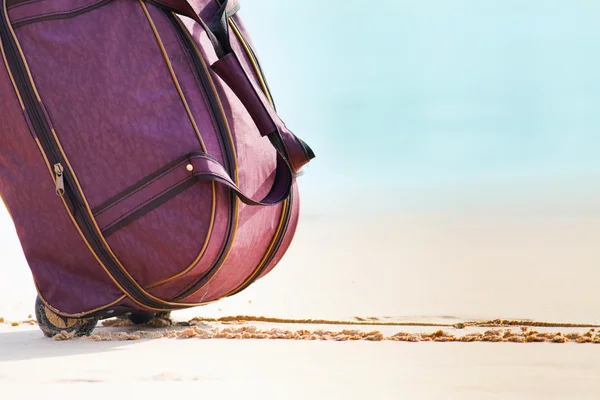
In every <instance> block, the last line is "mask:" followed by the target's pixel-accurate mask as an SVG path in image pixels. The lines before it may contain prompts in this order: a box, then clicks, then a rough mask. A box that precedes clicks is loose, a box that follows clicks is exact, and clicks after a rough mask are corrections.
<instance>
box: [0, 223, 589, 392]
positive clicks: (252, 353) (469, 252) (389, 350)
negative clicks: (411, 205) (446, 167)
mask: <svg viewBox="0 0 600 400" xmlns="http://www.w3.org/2000/svg"><path fill="white" fill-rule="evenodd" d="M0 223H1V224H2V226H5V227H6V226H8V224H9V220H8V216H7V215H6V213H5V212H4V213H3V214H2V221H0ZM599 228H600V220H597V219H593V218H583V217H568V218H567V217H529V218H524V217H520V218H500V217H494V218H491V217H485V216H473V215H471V216H469V217H466V216H459V215H455V216H447V215H446V216H444V215H416V214H414V215H410V216H389V215H388V216H377V215H373V216H362V217H360V219H357V218H354V219H349V218H344V217H335V218H334V217H332V218H329V219H324V218H317V217H312V216H310V215H308V216H307V217H306V218H305V219H304V220H303V222H302V223H301V225H300V228H299V230H298V233H297V237H296V240H295V242H294V244H293V246H292V248H291V249H290V251H289V253H288V254H287V255H286V257H285V258H284V260H283V261H282V263H281V264H280V266H279V267H278V268H277V269H276V270H274V271H273V273H271V274H269V275H268V277H266V278H264V279H262V280H260V281H259V282H257V283H256V284H254V285H253V286H251V287H250V288H249V289H248V290H246V291H244V292H243V293H240V294H239V295H237V296H234V297H232V298H229V299H225V300H223V301H220V302H218V303H214V304H210V305H207V306H205V307H201V308H195V309H192V310H186V311H181V312H177V313H174V320H175V321H176V322H177V321H184V322H185V321H190V319H192V318H193V317H201V318H204V320H197V321H196V323H195V327H194V329H195V330H196V332H197V333H198V332H199V333H200V334H195V335H193V334H191V335H188V336H189V337H190V338H188V339H183V338H182V337H181V336H182V335H181V332H184V331H186V329H187V330H188V333H189V332H191V331H190V327H184V326H171V327H159V328H156V327H144V326H142V327H133V326H123V327H106V326H102V325H99V327H98V328H97V329H96V331H95V334H97V335H100V336H102V335H105V337H106V336H107V335H112V339H113V340H111V341H101V340H102V339H101V337H100V336H98V337H96V339H95V340H94V339H93V338H85V339H74V340H67V341H55V340H51V339H47V338H44V337H43V336H42V333H41V332H40V331H39V329H38V327H37V326H35V325H32V324H30V323H28V322H27V321H28V320H29V315H30V314H31V313H32V310H33V307H32V303H33V300H34V290H33V288H32V284H31V282H30V279H31V278H30V276H29V271H28V269H27V266H26V264H25V261H24V259H23V258H22V254H21V253H20V248H19V246H18V242H17V241H16V237H15V235H14V231H12V230H11V229H4V230H3V231H2V240H1V246H2V252H3V254H4V255H5V258H3V262H2V264H1V269H2V276H4V277H10V279H2V280H1V281H0V304H1V305H2V306H1V307H0V317H3V318H4V323H0V388H2V390H3V393H14V394H15V395H18V396H19V398H35V397H39V394H40V393H41V392H42V391H43V392H44V393H46V394H44V397H45V398H54V397H52V396H56V398H65V397H64V396H65V395H64V393H65V392H66V391H67V390H68V391H73V390H74V389H75V391H77V392H78V393H81V391H85V392H86V393H87V391H88V390H89V391H90V393H89V396H90V398H96V397H98V398H100V397H102V398H105V396H106V393H107V392H106V389H117V390H126V391H132V392H131V393H134V392H135V393H139V394H140V395H143V396H144V397H146V398H165V397H167V396H176V395H177V396H179V395H181V396H188V395H190V393H194V394H195V395H202V396H208V397H209V398H215V397H217V396H220V397H223V398H242V397H243V398H257V399H258V398H260V399H280V398H293V399H296V398H297V399H304V398H328V399H329V398H352V399H365V398H373V399H397V398H400V397H408V398H411V399H471V398H472V399H508V398H510V399H567V398H569V399H572V398H577V399H588V398H589V399H592V398H594V399H595V398H597V391H598V390H600V383H599V381H598V380H597V379H596V377H597V376H598V374H600V366H599V365H598V363H597V362H596V360H597V358H598V356H599V355H600V347H598V346H595V345H594V344H591V343H590V344H583V343H576V340H570V341H569V340H566V341H567V342H569V343H539V342H532V343H518V342H508V343H483V342H479V341H476V342H472V343H457V342H452V343H439V342H435V341H434V340H427V339H426V337H427V335H432V334H433V333H435V332H436V331H440V330H441V331H442V332H443V335H446V336H456V337H461V336H465V335H481V336H479V337H480V338H481V337H483V335H486V332H488V333H487V335H490V333H489V332H490V331H491V332H496V333H492V334H494V335H497V336H498V337H508V334H507V333H506V332H507V329H511V330H512V331H513V332H516V333H519V334H521V335H525V334H524V333H523V332H526V331H529V332H531V331H536V332H539V335H540V337H544V335H547V337H548V340H547V341H549V342H551V341H552V340H551V339H552V338H554V337H555V336H554V335H555V334H558V333H559V332H560V333H561V334H562V335H569V333H570V334H571V336H570V337H571V338H575V337H580V338H582V337H585V335H588V336H589V338H590V340H589V341H592V340H593V338H595V337H596V335H598V333H597V328H595V327H596V326H597V325H596V324H600V318H599V315H600V313H598V306H597V302H596V296H595V293H596V290H595V289H596V285H597V281H596V280H595V279H594V277H597V276H598V272H597V267H596V261H597V260H598V258H599V257H598V250H597V245H596V243H595V241H594V237H595V236H596V235H595V233H596V232H597V230H598V229H599ZM315 252H317V253H318V257H316V256H315ZM227 316H248V317H268V318H273V319H285V320H287V322H284V323H279V322H261V321H260V320H259V321H236V318H231V319H225V320H224V321H223V320H222V321H220V322H219V321H218V320H217V319H219V318H223V317H227ZM290 319H313V320H314V319H322V320H324V321H321V322H320V323H294V321H290ZM494 319H507V320H508V319H510V320H519V321H522V324H524V325H525V324H533V325H534V326H531V327H523V330H522V329H521V326H520V325H519V324H517V325H515V326H511V327H506V326H498V327H490V326H472V327H469V326H463V325H462V324H464V323H467V324H469V323H471V322H473V321H484V320H494ZM327 321H330V323H326V322H327ZM335 321H337V322H335ZM344 321H348V322H349V323H353V324H361V325H347V324H345V323H344ZM13 322H19V325H18V326H12V325H13ZM406 323H408V324H406ZM540 323H551V324H554V325H552V326H549V327H538V326H535V325H539V324H540ZM385 324H387V325H385ZM410 324H414V325H413V326H409V325H410ZM420 324H421V325H420ZM568 324H582V326H581V327H575V328H566V327H564V326H566V325H568ZM240 329H242V330H244V329H245V330H249V331H250V332H252V331H253V329H255V330H256V331H258V332H273V330H279V332H285V331H290V332H296V331H299V330H300V331H302V330H305V331H307V332H309V334H307V335H308V336H310V334H314V333H315V332H317V334H318V332H326V333H327V332H329V335H330V334H332V333H333V334H335V333H336V332H338V333H339V332H343V331H344V330H346V331H347V332H350V331H356V332H354V334H359V335H360V332H374V331H375V332H379V333H380V334H381V335H382V336H381V337H383V338H388V340H383V341H380V340H369V339H368V338H367V337H368V335H367V334H364V335H363V337H362V340H340V341H338V340H324V339H326V338H324V337H319V338H316V339H317V340H285V339H277V340H269V339H244V338H242V337H241V336H242V335H241V334H240V335H238V337H239V338H238V339H224V338H212V339H202V334H206V332H215V331H216V330H218V331H220V332H221V331H227V330H229V331H230V332H235V331H236V330H238V331H239V330H240ZM590 329H594V331H592V332H591V331H590ZM140 330H141V331H143V332H146V333H145V334H143V333H142V334H141V336H140V333H139V332H138V331H140ZM136 332H138V333H137V336H136ZM169 332H170V333H169ZM177 332H179V335H180V336H179V337H176V336H177ZM203 332H204V333H203ZM275 332H278V331H275ZM399 332H404V333H406V334H410V335H413V337H420V338H423V337H425V339H424V340H420V341H418V342H406V341H396V340H389V338H390V337H392V336H394V335H397V334H398V333H399ZM550 332H552V334H550ZM127 335H129V337H127ZM144 335H146V336H144ZM169 335H170V336H171V337H172V338H169ZM161 336H162V337H161ZM230 336H231V335H230ZM233 336H234V335H233ZM323 336H327V334H323ZM145 337H146V338H145ZM151 337H161V338H158V339H156V338H154V339H153V338H151ZM524 337H525V336H524ZM564 337H569V336H564ZM365 338H367V339H366V340H365ZM119 339H122V340H119ZM124 339H129V340H124ZM132 339H133V340H132ZM329 339H331V336H329ZM371 339H372V338H371ZM97 340H98V341H97ZM598 340H600V337H598ZM97 389H102V390H97ZM85 396H87V394H86V395H85ZM85 396H84V397H85ZM95 396H96V397H95ZM11 398H16V397H11ZM67 398H68V396H67Z"/></svg>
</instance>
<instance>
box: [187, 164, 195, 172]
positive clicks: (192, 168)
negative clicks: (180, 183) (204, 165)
mask: <svg viewBox="0 0 600 400" xmlns="http://www.w3.org/2000/svg"><path fill="white" fill-rule="evenodd" d="M185 169H187V170H188V171H190V172H192V171H193V170H194V166H193V165H192V164H188V165H186V167H185Z"/></svg>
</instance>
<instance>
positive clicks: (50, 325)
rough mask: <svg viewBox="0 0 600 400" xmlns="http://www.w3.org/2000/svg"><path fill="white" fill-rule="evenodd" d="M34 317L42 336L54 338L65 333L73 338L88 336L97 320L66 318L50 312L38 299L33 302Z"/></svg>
mask: <svg viewBox="0 0 600 400" xmlns="http://www.w3.org/2000/svg"><path fill="white" fill-rule="evenodd" d="M35 317H36V319H37V322H38V325H39V326H40V329H41V330H42V332H44V335H46V336H47V337H54V336H55V335H56V334H58V333H60V332H62V331H65V332H67V333H72V332H75V334H74V336H89V335H91V333H92V331H93V330H94V328H96V325H97V324H98V318H67V317H63V316H60V315H58V314H56V313H54V312H53V311H52V310H50V309H49V308H48V307H46V305H45V304H44V302H42V300H41V299H40V298H39V297H38V298H36V300H35Z"/></svg>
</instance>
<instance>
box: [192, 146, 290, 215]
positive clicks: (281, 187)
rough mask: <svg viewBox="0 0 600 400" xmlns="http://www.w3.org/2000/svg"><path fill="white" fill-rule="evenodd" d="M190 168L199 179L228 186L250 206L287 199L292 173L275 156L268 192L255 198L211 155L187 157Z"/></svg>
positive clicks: (273, 203) (268, 204) (199, 154)
mask: <svg viewBox="0 0 600 400" xmlns="http://www.w3.org/2000/svg"><path fill="white" fill-rule="evenodd" d="M189 161H190V165H191V166H192V168H189V165H188V168H189V169H188V170H189V171H190V172H191V173H192V175H193V176H194V177H195V178H196V179H199V180H209V181H214V182H218V183H221V184H223V185H225V186H227V187H229V188H230V189H231V190H233V192H234V193H235V194H236V195H237V196H238V198H239V199H240V200H241V201H242V202H243V203H244V204H248V205H251V206H273V205H276V204H279V203H281V202H282V201H284V200H285V199H287V198H288V197H289V195H290V192H291V190H292V184H293V179H292V174H291V173H290V169H289V168H288V167H287V165H286V163H285V161H283V159H281V156H279V155H278V156H277V167H276V169H275V180H274V182H273V186H272V187H271V190H270V191H269V193H268V194H267V195H266V196H265V197H264V198H263V199H262V200H256V199H253V198H251V197H250V196H248V195H247V194H246V193H244V192H243V191H242V189H240V188H239V187H238V186H237V185H236V184H235V182H234V181H233V180H232V179H231V177H230V176H229V174H228V173H227V171H226V170H225V168H224V167H223V166H222V165H221V164H220V163H219V162H218V161H217V160H215V159H214V158H213V157H212V156H210V155H208V154H202V153H197V154H195V155H193V156H191V157H190V158H189Z"/></svg>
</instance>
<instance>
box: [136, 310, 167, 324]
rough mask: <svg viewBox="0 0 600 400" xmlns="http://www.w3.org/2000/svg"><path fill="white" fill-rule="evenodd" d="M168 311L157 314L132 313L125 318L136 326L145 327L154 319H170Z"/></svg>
mask: <svg viewBox="0 0 600 400" xmlns="http://www.w3.org/2000/svg"><path fill="white" fill-rule="evenodd" d="M170 317H171V312H170V311H162V312H157V313H146V312H133V313H131V314H129V315H128V316H127V318H128V319H129V320H130V321H131V322H132V323H134V324H136V325H146V324H149V323H151V322H152V321H154V320H155V319H170Z"/></svg>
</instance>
